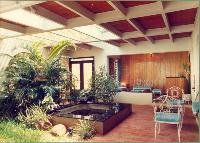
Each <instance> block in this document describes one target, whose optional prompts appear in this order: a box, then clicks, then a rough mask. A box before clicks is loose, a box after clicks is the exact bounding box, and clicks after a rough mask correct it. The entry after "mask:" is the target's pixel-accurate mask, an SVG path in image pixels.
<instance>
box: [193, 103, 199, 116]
mask: <svg viewBox="0 0 200 143" xmlns="http://www.w3.org/2000/svg"><path fill="white" fill-rule="evenodd" d="M199 106H200V104H199V102H192V112H193V113H198V112H199Z"/></svg>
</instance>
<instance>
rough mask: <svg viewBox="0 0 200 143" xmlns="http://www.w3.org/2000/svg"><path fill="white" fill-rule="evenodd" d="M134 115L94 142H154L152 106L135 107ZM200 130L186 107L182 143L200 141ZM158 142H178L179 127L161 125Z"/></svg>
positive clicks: (94, 139) (189, 109)
mask: <svg viewBox="0 0 200 143" xmlns="http://www.w3.org/2000/svg"><path fill="white" fill-rule="evenodd" d="M132 108H133V110H132V111H133V113H132V115H130V116H129V117H128V118H127V119H126V120H124V121H123V122H121V123H120V124H119V125H118V126H117V127H115V128H114V129H112V130H111V131H110V132H109V133H107V134H106V135H104V136H100V135H96V136H95V137H94V138H93V139H92V140H90V141H92V142H95V141H96V142H124V141H126V142H154V121H153V108H152V106H142V105H133V106H132ZM198 131H199V129H198V126H197V124H196V120H195V118H194V117H193V115H192V111H191V107H186V109H185V115H184V121H183V127H182V131H181V141H182V142H197V141H199V133H198ZM157 142H178V136H177V126H176V125H169V124H161V132H160V134H159V135H158V137H157Z"/></svg>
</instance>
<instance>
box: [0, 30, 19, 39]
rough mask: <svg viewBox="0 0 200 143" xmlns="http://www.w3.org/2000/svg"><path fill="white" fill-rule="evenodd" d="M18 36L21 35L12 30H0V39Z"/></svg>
mask: <svg viewBox="0 0 200 143" xmlns="http://www.w3.org/2000/svg"><path fill="white" fill-rule="evenodd" d="M20 34H22V33H19V32H16V31H12V30H8V29H4V28H0V37H2V38H4V37H9V36H18V35H20Z"/></svg>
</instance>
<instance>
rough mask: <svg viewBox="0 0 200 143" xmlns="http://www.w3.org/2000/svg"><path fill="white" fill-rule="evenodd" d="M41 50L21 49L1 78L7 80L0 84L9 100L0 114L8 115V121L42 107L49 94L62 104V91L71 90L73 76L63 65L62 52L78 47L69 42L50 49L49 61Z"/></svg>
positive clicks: (4, 103)
mask: <svg viewBox="0 0 200 143" xmlns="http://www.w3.org/2000/svg"><path fill="white" fill-rule="evenodd" d="M42 47H43V45H42V46H41V44H40V43H36V44H33V45H32V46H27V47H22V48H23V49H24V51H23V52H21V53H18V54H16V55H15V56H10V57H11V60H10V62H9V64H8V66H7V67H6V69H5V71H4V74H3V75H2V76H3V77H4V78H5V80H4V81H3V83H2V86H1V85H0V87H2V88H1V91H0V95H2V96H4V97H6V98H4V99H3V101H2V104H3V105H2V107H1V108H0V110H1V111H0V112H2V113H6V115H7V116H8V117H9V118H15V117H16V116H17V114H18V113H19V112H25V110H26V109H27V108H28V107H30V106H31V105H40V103H41V102H42V100H43V99H44V97H45V96H47V95H49V96H51V97H52V98H53V99H54V101H56V102H59V95H60V89H61V88H63V89H69V87H70V84H71V82H70V80H69V78H68V76H69V74H70V73H69V72H68V71H67V70H66V68H64V66H63V65H62V64H61V62H60V58H61V56H60V53H61V51H63V50H64V49H72V47H74V48H75V46H74V45H73V44H72V43H70V42H69V41H61V42H59V43H58V44H57V45H55V46H54V47H52V48H51V49H50V54H49V55H48V57H47V59H45V57H43V56H42V53H41V49H40V48H42ZM8 104H9V105H8Z"/></svg>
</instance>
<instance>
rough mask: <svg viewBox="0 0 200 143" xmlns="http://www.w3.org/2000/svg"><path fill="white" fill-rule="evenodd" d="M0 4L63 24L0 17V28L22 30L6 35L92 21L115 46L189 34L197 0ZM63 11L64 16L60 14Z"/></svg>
mask: <svg viewBox="0 0 200 143" xmlns="http://www.w3.org/2000/svg"><path fill="white" fill-rule="evenodd" d="M0 5H1V10H0V14H2V13H6V12H9V11H13V10H16V9H18V8H21V9H22V8H23V9H26V10H28V11H30V10H32V11H34V13H35V14H37V15H40V16H41V17H45V18H47V19H49V20H52V21H54V22H56V23H59V24H61V25H63V26H64V27H62V28H56V29H50V30H44V29H39V28H36V27H31V26H29V25H23V24H21V23H16V22H13V21H10V20H6V19H4V18H1V16H0V27H1V28H5V29H9V30H12V31H16V32H20V33H22V34H21V35H18V36H10V37H20V36H23V35H32V34H38V33H44V32H52V31H56V30H61V29H71V28H75V27H80V26H87V25H92V24H96V25H98V26H101V27H103V28H105V29H106V30H108V31H110V32H112V33H113V34H115V35H117V36H118V37H119V39H116V40H112V39H111V40H106V41H105V42H108V43H110V44H113V45H115V46H118V47H120V46H124V45H126V44H129V45H130V44H131V45H134V46H135V45H137V44H139V42H141V41H142V42H143V41H146V42H149V43H150V44H154V43H155V42H156V41H157V40H162V39H168V40H170V41H171V42H173V41H174V40H176V38H181V37H190V36H191V33H192V32H193V31H194V23H195V21H196V20H195V19H197V18H198V15H197V14H196V13H197V12H196V11H197V8H198V1H183V2H180V1H164V2H162V1H135V2H134V1H132V2H130V1H129V2H126V1H123V2H122V1H93V2H90V1H86V2H84V1H82V2H81V1H79V2H78V1H46V2H44V1H16V2H14V1H10V2H5V1H1V4H0ZM59 9H60V10H61V11H62V12H61V11H59ZM56 10H57V11H56ZM65 13H66V14H68V16H64V14H65ZM10 37H3V38H10ZM83 44H84V43H83Z"/></svg>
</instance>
